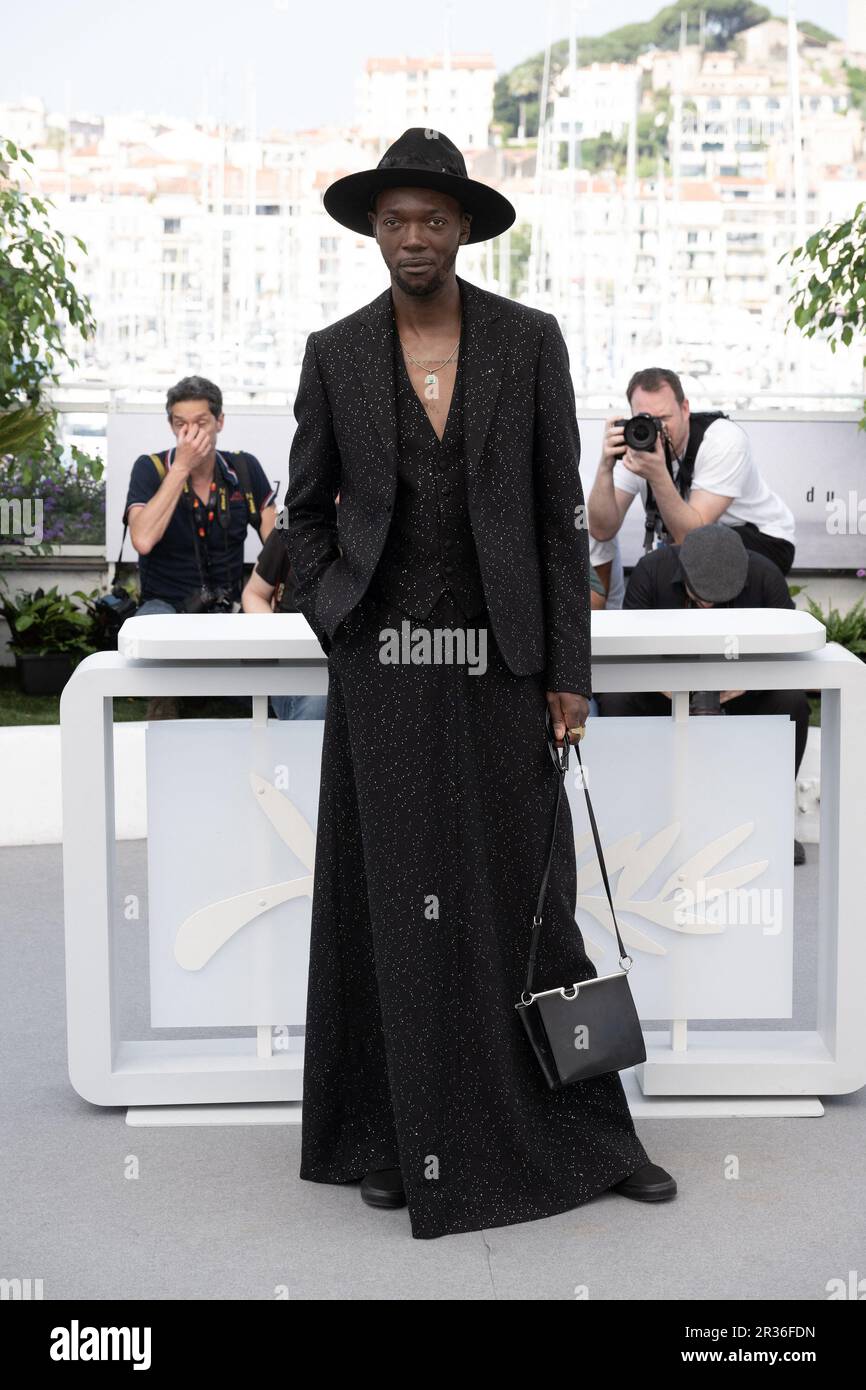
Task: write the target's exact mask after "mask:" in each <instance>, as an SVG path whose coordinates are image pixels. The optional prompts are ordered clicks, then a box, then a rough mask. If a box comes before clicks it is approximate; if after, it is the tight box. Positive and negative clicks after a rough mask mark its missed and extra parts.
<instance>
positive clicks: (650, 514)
mask: <svg viewBox="0 0 866 1390" xmlns="http://www.w3.org/2000/svg"><path fill="white" fill-rule="evenodd" d="M728 419H730V416H729V415H727V414H726V413H725V411H724V410H694V411H692V413H691V414H690V415H689V438H688V442H687V444H686V451H685V453H684V454H683V456H682V458H681V459H678V460H677V464H678V467H677V475H676V477H675V478H674V474H673V460H672V458H671V446H670V441H669V439H668V437H667V435H666V434H665V435H663V436H662V439H663V441H664V449H665V462H666V463H667V466H668V472H669V473H670V475H671V478H672V479H673V483H674V486H675V488H676V490H677V492H678V493H679V495H680V497H682V499H683V501H684V502H686V501H688V498H689V494H690V492H691V489H692V479H693V477H694V475H695V461H696V459H697V456H698V450H699V449H700V447H701V444H702V443H703V441H704V435H705V434H706V432H707V430H708V429H709V427H710V425H711V424H712V423H713V421H714V420H728ZM657 535H661V536H665V537H667V538H668V540H670V533H669V531H668V529H667V527H666V526H665V524H664V520H663V518H662V515H661V513H660V512H659V509H658V503H657V502H656V500H655V497H654V496H653V490H652V487H651V486H650V484H649V482H648V483H647V485H646V521H645V527H644V545H643V548H644V550H645V551H647V550H652V548H653V546H654V545H655V538H656V536H657Z"/></svg>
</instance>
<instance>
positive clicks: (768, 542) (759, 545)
mask: <svg viewBox="0 0 866 1390" xmlns="http://www.w3.org/2000/svg"><path fill="white" fill-rule="evenodd" d="M731 530H732V531H736V533H737V535H738V536H739V537H740V540H741V541H742V542H743V545H744V546H745V547H746V549H747V550H756V551H757V552H758V554H759V555H766V557H767V559H768V560H772V561H773V564H774V565H778V566H779V569H780V570H781V571H782V573H783V574H788V573H789V572H790V569H791V566H792V565H793V563H794V546H793V545H792V544H791V542H790V541H786V540H783V539H782V537H781V536H768V535H767V533H766V531H759V530H758V528H757V526H755V524H754V522H751V521H745V522H744V523H743V525H742V526H732V527H731Z"/></svg>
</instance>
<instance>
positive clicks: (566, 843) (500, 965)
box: [300, 593, 649, 1239]
mask: <svg viewBox="0 0 866 1390" xmlns="http://www.w3.org/2000/svg"><path fill="white" fill-rule="evenodd" d="M405 618H406V615H405V614H403V613H401V612H400V611H399V610H398V609H396V608H393V607H391V606H390V605H389V604H387V603H384V602H380V601H379V600H377V599H375V598H373V597H372V596H371V595H369V594H367V595H365V597H364V598H363V599H362V601H361V603H360V604H359V605H358V606H357V607H356V608H355V609H354V610H353V611H352V612H351V613H350V615H349V617H348V618H347V619H346V620H345V621H344V623H342V624H341V625H340V627H339V628H338V629H337V633H336V635H335V640H334V642H333V645H332V646H331V649H330V652H329V654H328V667H329V673H330V686H329V691H328V703H327V711H326V717H325V733H324V745H323V751H322V772H321V786H320V795H319V816H318V838H317V843H316V860H315V869H314V886H313V909H312V932H311V941H310V967H309V980H308V993H307V1029H306V1043H305V1058H304V1089H303V1120H302V1137H301V1167H300V1177H301V1178H305V1179H308V1180H310V1181H312V1182H324V1183H346V1182H352V1181H357V1180H358V1179H360V1178H362V1177H363V1175H364V1174H365V1172H367V1171H368V1170H370V1169H378V1168H392V1167H399V1168H400V1170H401V1173H402V1177H403V1184H404V1188H405V1191H406V1196H407V1204H408V1214H409V1219H410V1223H411V1231H412V1235H413V1236H414V1237H417V1238H422V1239H423V1238H429V1237H435V1236H442V1235H446V1234H450V1233H453V1232H458V1231H474V1230H480V1229H483V1228H484V1227H490V1226H503V1225H508V1224H510V1223H513V1222H520V1221H531V1220H535V1219H536V1218H539V1217H544V1216H550V1215H553V1214H554V1213H557V1212H563V1211H567V1210H569V1209H570V1208H572V1207H576V1206H579V1205H580V1204H582V1203H584V1202H587V1201H589V1200H590V1199H591V1198H593V1197H595V1196H596V1195H597V1194H599V1193H601V1192H603V1191H605V1190H606V1189H607V1188H609V1187H611V1186H612V1185H613V1184H614V1183H616V1182H619V1181H620V1180H621V1179H622V1178H624V1177H626V1176H627V1175H628V1174H630V1173H633V1172H634V1171H635V1170H636V1169H637V1168H639V1167H640V1166H641V1165H642V1164H644V1163H646V1162H648V1161H649V1160H648V1155H647V1153H646V1150H645V1149H644V1147H643V1145H642V1144H641V1141H640V1139H639V1138H638V1136H637V1134H636V1132H635V1129H634V1125H633V1122H632V1118H631V1114H630V1112H629V1108H628V1104H627V1101H626V1097H625V1093H624V1091H623V1087H622V1082H621V1080H620V1077H619V1075H618V1073H616V1072H612V1073H608V1074H607V1075H605V1076H600V1077H595V1078H593V1079H591V1080H588V1081H585V1082H580V1083H577V1084H574V1085H570V1086H566V1087H564V1088H563V1089H562V1090H560V1091H551V1090H549V1088H548V1086H547V1084H546V1082H545V1080H544V1077H543V1076H542V1073H541V1070H540V1068H539V1066H538V1062H537V1059H536V1058H535V1055H534V1053H533V1052H532V1049H531V1047H530V1044H529V1041H528V1039H527V1037H526V1035H525V1033H524V1031H523V1028H522V1026H521V1023H520V1020H519V1017H518V1015H517V1013H516V1011H515V1008H514V1006H515V1004H516V1003H517V1000H518V999H519V997H520V992H521V989H522V988H523V985H524V980H525V976H526V966H527V958H528V951H529V941H530V933H531V927H532V917H533V911H534V908H535V901H536V897H537V894H538V889H539V885H540V882H541V876H542V873H543V870H544V864H545V860H546V858H547V852H548V848H549V843H550V832H551V828H552V825H553V812H554V806H555V803H556V793H557V785H558V778H557V774H556V770H555V768H554V766H553V763H552V761H551V758H550V755H549V752H548V749H547V743H546V739H545V731H544V715H545V711H546V708H547V701H546V698H545V687H544V679H543V676H542V675H541V674H540V673H539V674H538V675H532V676H514V675H513V674H512V673H511V671H510V670H509V669H508V667H507V666H506V664H505V662H504V660H503V658H502V656H501V654H500V652H499V649H498V647H497V645H496V641H495V637H494V633H493V628H492V626H491V624H490V621H489V615H488V613H487V611H486V610H484V612H482V614H481V615H479V616H477V617H475V618H473V619H472V620H471V623H470V624H467V622H466V619H464V618H463V616H462V614H461V613H460V611H459V609H458V608H457V607H456V606H455V604H454V602H453V600H452V599H451V597H450V595H449V594H447V593H446V594H445V595H443V597H442V598H441V599H440V600H439V603H438V604H437V606H436V608H435V609H434V610H433V612H432V613H431V614H430V616H429V618H428V619H427V621H426V623H424V624H420V623H417V622H416V621H415V620H409V621H410V626H411V627H412V628H420V627H424V628H426V629H427V630H428V631H432V630H433V629H434V628H436V627H437V626H438V627H445V628H450V629H460V630H462V631H464V633H465V632H466V630H467V627H471V628H474V629H477V630H478V631H479V632H481V631H483V632H485V633H486V634H487V635H486V669H485V670H484V672H483V674H477V675H476V674H471V669H472V668H471V666H470V665H468V664H462V665H456V664H455V665H449V664H439V665H435V664H426V665H418V664H408V663H399V664H395V665H391V664H386V663H383V662H382V661H381V660H380V634H381V632H382V630H383V629H386V628H389V627H393V628H396V629H397V630H398V631H399V630H400V625H401V622H402V621H403V620H404V619H405ZM478 669H479V670H480V665H479V667H478ZM576 900H577V878H576V865H575V848H574V829H573V825H572V819H571V813H570V808H569V805H568V802H567V801H566V800H563V803H562V806H561V809H560V815H559V821H558V825H557V838H556V843H555V847H554V855H553V861H552V865H551V872H550V879H549V883H548V891H547V898H546V901H545V909H544V920H543V926H542V931H541V937H540V945H539V953H538V957H537V967H538V968H537V971H536V981H535V989H537V990H541V989H548V988H552V987H553V986H558V985H562V984H564V983H570V982H573V981H580V980H586V979H592V978H595V976H596V975H597V973H598V972H597V970H596V968H595V966H594V965H593V963H592V961H591V960H590V959H589V958H588V956H587V954H586V951H585V948H584V942H583V937H582V935H581V932H580V929H579V927H578V925H577V923H576V921H575V907H576ZM593 926H594V929H595V930H596V931H597V933H598V934H599V935H601V933H602V931H603V928H602V927H601V926H600V925H599V926H596V924H593Z"/></svg>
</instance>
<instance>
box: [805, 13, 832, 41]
mask: <svg viewBox="0 0 866 1390" xmlns="http://www.w3.org/2000/svg"><path fill="white" fill-rule="evenodd" d="M797 28H798V29H799V31H800V33H801V34H804V35H805V37H806V38H807V39H813V40H814V41H815V43H835V42H836V39H837V37H838V35H836V34H831V33H830V30H829V29H822V28H821V26H820V24H813V23H812V22H811V20H808V19H801V20H800V21H799V22H798V24H797Z"/></svg>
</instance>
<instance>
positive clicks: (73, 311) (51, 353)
mask: <svg viewBox="0 0 866 1390" xmlns="http://www.w3.org/2000/svg"><path fill="white" fill-rule="evenodd" d="M32 163H33V156H32V155H31V154H30V153H29V152H28V151H27V150H19V149H18V147H17V145H15V144H14V143H13V141H11V140H6V139H3V138H2V137H0V174H2V176H3V184H2V185H0V410H9V409H11V408H14V407H18V406H21V405H23V404H24V401H25V400H26V401H29V402H30V404H31V405H33V406H38V405H39V404H40V403H41V401H42V397H43V390H44V387H45V385H46V383H52V384H56V383H57V381H58V380H59V378H58V375H57V371H58V367H59V365H60V363H62V362H65V363H66V364H67V365H68V366H74V365H75V359H74V358H73V357H71V356H70V354H69V352H68V351H67V349H66V346H65V344H64V333H63V324H62V322H61V321H60V320H61V316H63V317H65V318H67V319H68V320H69V322H70V323H71V324H72V325H73V326H74V327H75V328H77V329H78V331H79V333H80V335H81V337H82V338H85V339H86V338H88V337H90V336H92V334H93V333H94V332H95V329H96V324H95V322H94V320H93V316H92V314H91V310H90V304H89V302H88V301H87V300H86V299H85V298H83V297H82V296H81V295H79V294H78V292H77V290H76V288H75V286H74V284H73V283H72V281H71V280H70V279H69V275H68V273H67V269H68V270H69V271H74V270H75V269H76V265H75V262H74V261H69V262H67V259H66V239H65V238H64V237H63V235H62V234H61V233H60V232H58V231H55V230H54V229H53V228H52V226H51V222H50V218H49V215H48V208H49V207H53V206H54V205H53V203H52V202H51V200H50V199H49V198H46V199H41V198H37V197H36V195H35V194H34V193H31V192H29V191H28V190H27V189H26V188H25V187H23V186H22V183H21V182H20V180H22V179H24V178H26V179H29V180H31V182H32V175H31V173H30V170H29V169H27V167H26V165H27V164H32ZM13 165H16V166H18V167H15V168H13ZM73 240H74V242H75V243H76V245H77V246H78V247H79V248H80V250H81V251H83V252H85V253H86V251H87V247H86V246H85V244H84V242H83V241H82V240H81V239H80V237H73Z"/></svg>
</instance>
